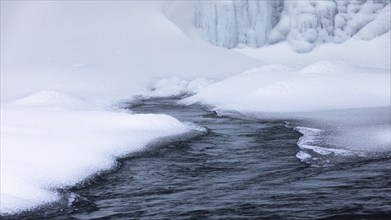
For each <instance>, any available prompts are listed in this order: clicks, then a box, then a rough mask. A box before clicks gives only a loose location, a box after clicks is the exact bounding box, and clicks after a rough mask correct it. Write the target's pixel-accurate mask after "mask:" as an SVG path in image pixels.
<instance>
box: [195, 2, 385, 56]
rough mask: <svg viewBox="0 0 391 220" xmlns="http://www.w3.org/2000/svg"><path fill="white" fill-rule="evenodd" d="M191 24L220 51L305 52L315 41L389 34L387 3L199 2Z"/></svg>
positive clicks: (367, 37)
mask: <svg viewBox="0 0 391 220" xmlns="http://www.w3.org/2000/svg"><path fill="white" fill-rule="evenodd" d="M195 25H196V27H197V28H198V29H200V30H201V32H202V35H203V37H204V38H205V39H206V40H208V41H210V42H211V43H212V44H214V45H217V46H221V47H226V48H233V47H236V46H237V45H238V44H246V45H248V46H250V47H260V46H262V45H264V44H272V43H277V42H280V41H284V40H287V41H288V42H289V43H290V45H291V47H292V49H294V50H295V51H297V52H308V51H311V50H312V49H313V48H314V47H315V46H316V45H318V44H320V43H324V42H335V43H341V42H344V41H345V40H347V39H349V38H351V37H352V36H354V35H356V34H358V38H360V39H363V40H370V39H373V38H374V37H376V36H379V35H381V34H383V33H386V32H388V31H389V30H390V9H389V1H387V0H351V1H338V0H326V1H315V0H306V1H284V0H276V1H271V0H270V1H248V0H235V1H233V0H231V1H198V2H197V3H196V5H195ZM367 25H368V28H367ZM366 29H369V30H366ZM361 30H363V31H361Z"/></svg>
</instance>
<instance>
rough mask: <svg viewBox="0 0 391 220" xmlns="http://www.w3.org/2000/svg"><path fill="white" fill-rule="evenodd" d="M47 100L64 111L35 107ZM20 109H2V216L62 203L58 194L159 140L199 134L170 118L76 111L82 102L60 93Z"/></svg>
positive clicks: (29, 99)
mask: <svg viewBox="0 0 391 220" xmlns="http://www.w3.org/2000/svg"><path fill="white" fill-rule="evenodd" d="M47 101H49V102H50V105H51V106H53V105H54V103H58V104H59V106H60V107H61V108H50V109H49V110H48V109H46V108H36V104H37V103H38V104H39V105H41V104H42V103H44V104H45V105H46V103H47ZM62 101H64V102H65V103H62ZM17 104H18V105H22V104H24V106H23V108H19V107H14V106H2V108H1V116H2V120H1V206H0V212H1V214H5V213H15V212H19V211H23V210H29V209H32V208H35V207H37V206H39V205H43V204H46V203H49V202H53V201H55V200H58V199H59V195H58V193H57V192H56V189H60V188H63V187H69V186H73V185H75V184H77V183H80V182H81V181H83V180H84V179H86V178H88V177H89V176H91V175H93V174H96V173H99V172H101V171H104V170H108V169H110V168H112V167H113V166H115V165H116V158H118V157H122V156H125V155H127V154H128V153H131V152H134V151H138V150H141V149H143V148H144V147H145V146H147V145H148V144H149V143H151V142H152V141H155V140H157V139H158V138H163V137H166V136H171V135H179V134H184V133H186V132H190V131H194V132H198V131H200V130H201V129H195V128H196V126H195V125H185V124H182V123H181V122H179V121H178V120H176V119H175V118H173V117H171V116H167V115H153V114H137V115H131V114H126V113H120V112H108V111H98V110H90V111H84V110H85V109H84V108H83V110H82V111H76V110H74V109H76V108H77V109H78V108H79V107H80V102H79V100H77V101H75V99H72V98H70V97H69V96H66V95H64V94H61V93H56V92H41V93H38V94H35V95H32V96H30V97H27V98H25V99H22V100H19V101H18V102H17ZM73 104H75V105H76V106H75V108H72V107H71V106H72V105H73ZM27 106H31V107H27ZM64 106H66V107H67V109H63V108H62V107H64ZM68 107H70V108H68ZM69 109H72V110H69Z"/></svg>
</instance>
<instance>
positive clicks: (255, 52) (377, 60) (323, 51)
mask: <svg viewBox="0 0 391 220" xmlns="http://www.w3.org/2000/svg"><path fill="white" fill-rule="evenodd" d="M390 39H391V34H390V33H386V34H383V35H381V36H379V37H377V38H374V39H372V40H369V41H363V40H357V39H349V40H347V41H345V42H344V43H342V44H323V45H319V46H318V47H317V48H316V49H315V50H313V51H311V52H308V53H296V52H294V51H292V50H291V49H290V48H289V45H288V43H287V42H281V43H278V44H274V45H267V46H264V47H262V48H258V49H254V48H249V47H245V48H241V49H239V48H237V49H235V51H237V52H239V53H242V54H245V55H247V56H249V57H252V58H255V59H258V60H260V61H262V62H264V63H269V64H274V63H278V64H282V65H288V66H294V67H299V68H302V67H304V66H307V65H310V64H312V63H315V62H319V61H323V60H329V61H342V62H345V63H348V64H350V65H353V66H358V67H359V66H362V67H374V68H383V69H390V67H391V40H390Z"/></svg>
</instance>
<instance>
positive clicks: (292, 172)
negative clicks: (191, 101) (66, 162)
mask: <svg viewBox="0 0 391 220" xmlns="http://www.w3.org/2000/svg"><path fill="white" fill-rule="evenodd" d="M131 109H132V111H134V112H135V113H164V114H169V115H172V116H174V117H176V118H178V119H179V120H181V121H189V122H193V123H196V124H197V125H200V126H203V127H206V128H208V133H207V134H203V135H200V136H197V137H193V138H190V139H187V140H182V141H172V142H169V143H161V144H157V145H154V146H151V147H149V148H148V149H146V150H145V151H143V152H138V153H134V154H131V155H129V156H128V157H126V158H123V159H121V160H120V161H119V165H118V167H117V168H116V169H115V170H112V172H109V173H107V174H104V175H99V176H97V177H95V178H93V179H91V180H89V181H87V182H86V183H84V184H82V185H80V186H78V187H74V188H72V189H67V190H64V191H63V192H61V193H62V194H63V195H64V196H63V200H62V201H60V202H58V203H55V204H51V205H49V206H46V207H43V208H40V209H37V210H35V211H30V212H24V213H21V214H19V215H13V216H3V218H4V219H13V218H17V219H99V218H104V219H323V218H324V219H391V160H390V159H389V158H388V159H387V158H385V159H368V160H358V161H354V160H353V161H351V160H350V161H347V162H341V161H340V162H338V163H336V164H333V165H332V166H325V167H319V166H317V167H315V166H311V164H307V163H303V162H301V161H300V160H299V159H298V158H296V154H297V153H298V152H299V148H298V146H297V142H298V139H299V138H300V137H301V134H300V133H298V132H296V131H294V130H293V129H292V128H287V127H286V126H284V122H283V121H260V120H254V119H238V118H236V119H235V118H231V117H219V116H217V115H216V114H215V113H214V112H210V111H206V110H204V109H203V108H201V107H200V106H197V105H193V106H179V105H176V104H175V100H168V99H165V100H149V101H144V102H140V103H139V104H138V105H134V106H133V107H132V108H131Z"/></svg>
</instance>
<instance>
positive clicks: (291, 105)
mask: <svg viewBox="0 0 391 220" xmlns="http://www.w3.org/2000/svg"><path fill="white" fill-rule="evenodd" d="M267 69H269V70H267ZM389 91H390V74H389V71H388V70H384V69H374V68H366V69H363V68H356V67H354V66H349V65H347V64H343V63H338V62H319V63H315V64H312V65H309V66H307V67H305V68H303V69H302V70H299V71H292V70H290V71H281V70H270V68H266V70H265V68H263V69H262V68H261V69H258V70H256V69H255V70H251V71H248V72H245V73H242V74H239V75H237V76H234V77H231V78H228V79H226V80H223V81H220V82H217V83H214V84H211V85H210V86H208V87H206V88H205V89H204V90H202V91H201V92H199V93H198V94H196V95H194V96H192V97H189V98H187V99H184V100H183V101H182V102H183V103H187V104H191V103H195V102H199V103H204V104H208V105H213V106H219V107H222V108H224V109H227V110H233V111H256V112H303V111H317V110H327V109H347V108H364V107H378V106H388V105H390V93H389Z"/></svg>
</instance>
